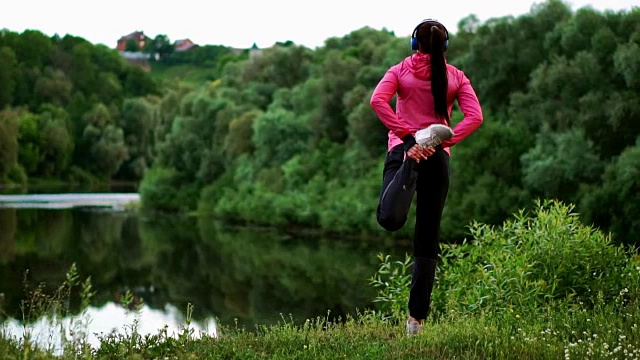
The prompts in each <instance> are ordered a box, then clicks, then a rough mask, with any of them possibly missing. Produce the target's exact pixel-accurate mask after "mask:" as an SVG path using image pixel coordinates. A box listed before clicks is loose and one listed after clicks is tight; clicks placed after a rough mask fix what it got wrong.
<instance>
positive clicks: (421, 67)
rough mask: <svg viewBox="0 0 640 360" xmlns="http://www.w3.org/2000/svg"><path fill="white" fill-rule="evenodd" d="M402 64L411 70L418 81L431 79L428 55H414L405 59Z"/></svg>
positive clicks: (429, 57)
mask: <svg viewBox="0 0 640 360" xmlns="http://www.w3.org/2000/svg"><path fill="white" fill-rule="evenodd" d="M402 62H403V63H404V65H405V66H406V67H408V68H409V69H411V72H413V75H414V76H415V77H417V78H418V79H420V80H430V79H431V56H430V55H429V54H423V53H415V54H413V55H411V56H409V57H407V58H405V59H404V60H403V61H402Z"/></svg>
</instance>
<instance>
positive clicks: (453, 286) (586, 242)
mask: <svg viewBox="0 0 640 360" xmlns="http://www.w3.org/2000/svg"><path fill="white" fill-rule="evenodd" d="M536 205H537V207H536V208H535V209H534V210H533V211H532V214H525V213H524V211H521V212H519V213H518V214H516V215H514V217H513V218H512V219H510V220H507V221H505V222H504V224H503V225H502V226H500V227H493V226H488V225H485V224H479V223H473V224H472V225H471V226H470V232H471V235H472V239H471V241H468V242H467V241H465V242H464V243H463V244H462V245H455V244H452V245H443V253H442V257H441V263H440V267H439V272H438V275H437V277H438V280H437V282H436V284H437V285H436V289H435V290H434V293H433V305H432V309H433V311H434V313H435V314H436V315H444V314H447V315H449V314H456V313H457V314H464V313H467V314H468V313H517V314H524V313H531V314H534V313H540V312H541V311H545V310H546V309H548V308H550V307H556V306H562V307H563V308H591V307H594V306H596V305H600V304H603V303H612V302H613V303H617V304H620V305H623V304H626V303H627V302H628V301H629V300H634V301H637V300H638V299H639V298H640V291H639V290H638V289H639V288H640V258H639V257H638V255H637V254H635V253H634V252H632V251H631V250H630V249H629V250H627V249H625V248H624V247H623V246H621V245H615V244H613V243H612V242H611V238H610V236H609V235H605V234H604V233H602V232H601V231H599V230H596V229H594V228H593V227H591V226H586V225H584V224H582V223H580V221H579V218H578V214H576V213H574V212H573V209H574V207H573V205H566V204H563V203H561V202H558V201H544V202H541V201H538V202H536ZM381 260H382V264H381V267H380V270H379V272H378V274H376V276H375V277H374V278H373V279H371V282H372V285H374V286H376V287H378V289H379V296H378V298H377V301H379V302H382V303H383V304H382V306H381V307H380V309H382V310H386V311H388V310H391V314H392V315H393V314H395V313H397V309H398V308H402V307H404V306H405V305H406V303H407V297H408V292H407V291H405V290H403V289H405V288H408V286H409V276H408V274H409V272H410V269H411V267H410V266H409V264H410V261H409V262H408V263H407V261H405V262H401V261H398V262H396V263H395V264H394V263H393V262H392V260H391V259H389V258H388V257H387V258H381Z"/></svg>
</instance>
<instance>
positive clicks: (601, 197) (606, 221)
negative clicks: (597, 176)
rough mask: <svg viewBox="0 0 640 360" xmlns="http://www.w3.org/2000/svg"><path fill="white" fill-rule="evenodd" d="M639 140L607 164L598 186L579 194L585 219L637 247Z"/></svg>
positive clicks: (639, 239)
mask: <svg viewBox="0 0 640 360" xmlns="http://www.w3.org/2000/svg"><path fill="white" fill-rule="evenodd" d="M638 179H640V140H638V142H637V143H636V145H635V146H632V147H629V148H627V149H626V150H625V151H623V152H622V154H620V156H619V157H618V158H617V159H616V160H615V161H614V162H612V163H610V164H609V165H608V166H607V168H606V170H605V173H604V176H603V182H602V186H600V187H598V186H593V187H591V188H590V189H589V191H585V192H584V193H583V195H584V197H583V200H582V202H581V210H582V212H583V213H584V215H585V220H586V221H587V222H592V223H594V224H595V225H597V226H600V227H602V228H603V229H607V230H609V231H611V232H613V234H614V238H615V239H616V240H617V241H618V242H622V243H626V244H629V245H633V246H635V247H636V248H640V182H639V181H638Z"/></svg>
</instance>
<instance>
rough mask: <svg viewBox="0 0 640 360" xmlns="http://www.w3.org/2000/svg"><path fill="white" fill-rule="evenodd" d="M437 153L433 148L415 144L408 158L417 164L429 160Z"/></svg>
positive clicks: (408, 153)
mask: <svg viewBox="0 0 640 360" xmlns="http://www.w3.org/2000/svg"><path fill="white" fill-rule="evenodd" d="M435 152H436V149H434V148H432V147H424V146H422V145H418V144H415V145H413V146H412V147H411V148H410V149H409V151H407V156H408V157H410V158H411V159H413V160H415V161H416V162H420V160H421V159H424V160H427V158H428V157H429V156H431V155H433V153H435Z"/></svg>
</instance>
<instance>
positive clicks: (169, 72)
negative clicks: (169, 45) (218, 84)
mask: <svg viewBox="0 0 640 360" xmlns="http://www.w3.org/2000/svg"><path fill="white" fill-rule="evenodd" d="M150 74H151V77H152V78H154V79H156V80H158V81H165V82H185V83H189V84H192V85H196V86H199V85H203V84H205V83H207V82H211V81H213V80H215V79H214V69H212V68H208V67H199V66H193V65H164V64H160V63H156V62H152V63H151V73H150Z"/></svg>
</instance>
